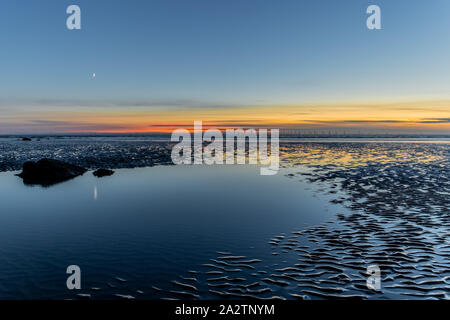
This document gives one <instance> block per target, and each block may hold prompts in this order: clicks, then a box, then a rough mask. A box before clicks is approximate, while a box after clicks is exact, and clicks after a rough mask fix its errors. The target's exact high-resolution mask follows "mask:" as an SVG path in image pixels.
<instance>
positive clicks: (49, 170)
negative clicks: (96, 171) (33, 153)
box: [18, 158, 87, 186]
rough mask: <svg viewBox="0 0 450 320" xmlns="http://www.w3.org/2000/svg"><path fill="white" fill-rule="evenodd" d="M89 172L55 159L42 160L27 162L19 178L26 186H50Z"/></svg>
mask: <svg viewBox="0 0 450 320" xmlns="http://www.w3.org/2000/svg"><path fill="white" fill-rule="evenodd" d="M86 171H87V170H86V169H85V168H83V167H79V166H76V165H73V164H70V163H66V162H62V161H59V160H54V159H46V158H44V159H41V160H39V161H37V162H32V161H27V162H25V163H24V164H23V169H22V172H21V173H20V174H18V176H19V177H21V178H22V179H23V182H24V183H25V184H40V185H43V186H50V185H52V184H55V183H58V182H63V181H66V180H69V179H72V178H75V177H78V176H80V175H82V174H83V173H85V172H86Z"/></svg>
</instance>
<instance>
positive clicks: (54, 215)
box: [0, 166, 345, 299]
mask: <svg viewBox="0 0 450 320" xmlns="http://www.w3.org/2000/svg"><path fill="white" fill-rule="evenodd" d="M287 170H288V169H284V170H282V171H280V172H279V173H278V175H275V176H260V175H259V169H258V168H256V167H252V166H213V167H211V166H157V167H152V168H136V169H120V170H117V171H116V173H115V174H114V175H113V176H111V177H105V178H102V179H97V178H95V177H94V176H93V175H92V173H91V172H88V173H86V174H85V175H84V176H82V177H78V178H76V179H73V180H71V181H67V182H64V183H61V184H57V185H54V186H52V187H49V188H43V187H40V186H33V187H30V186H25V185H24V184H23V183H22V181H21V179H19V178H18V177H16V176H14V172H6V173H1V174H0V203H1V211H0V212H1V213H0V243H1V246H0V299H17V298H19V299H23V298H39V299H40V298H44V299H46V298H50V299H53V298H73V297H75V295H76V294H77V293H80V292H81V293H90V294H92V297H93V298H112V297H113V294H130V295H133V296H136V290H141V291H143V294H142V293H141V295H140V296H141V297H144V298H161V297H164V293H163V292H159V291H158V290H155V289H152V287H158V288H162V289H163V290H164V289H165V288H167V287H168V286H170V284H171V281H172V280H174V279H177V278H178V279H179V276H180V275H186V273H187V272H188V271H189V270H191V271H192V270H201V268H202V264H205V263H207V262H208V261H209V259H211V258H214V257H215V256H217V253H216V252H217V251H227V252H230V253H231V252H232V253H233V254H236V255H249V256H252V257H256V258H258V259H263V260H264V261H265V263H267V264H268V263H271V262H273V263H276V262H277V257H276V256H274V255H272V254H271V250H270V247H269V246H270V245H269V244H268V243H267V241H268V240H269V239H271V238H272V237H274V236H275V235H277V234H280V233H282V232H289V231H291V230H293V229H295V228H301V227H305V226H308V225H315V224H318V223H320V222H324V221H326V220H327V219H330V218H332V217H335V215H336V213H338V212H341V213H342V212H345V210H344V209H343V208H342V207H341V206H338V205H332V204H329V203H328V202H329V200H330V199H331V198H328V197H327V196H326V195H318V194H317V192H316V190H314V188H315V187H314V185H312V184H306V183H302V182H299V181H297V180H294V179H288V178H286V177H285V176H284V175H285V174H286V172H288V171H287ZM292 259H294V260H295V257H292ZM72 264H75V265H79V266H80V267H81V270H82V288H83V290H81V291H78V292H74V291H69V290H67V289H66V286H65V282H66V277H67V275H66V273H65V271H66V268H67V266H68V265H72ZM115 277H120V278H123V279H125V280H127V282H124V283H120V282H119V281H117V280H115V279H114V278H115ZM113 286H114V287H115V288H112V287H113ZM92 287H95V288H100V290H98V291H92V290H91V288H92Z"/></svg>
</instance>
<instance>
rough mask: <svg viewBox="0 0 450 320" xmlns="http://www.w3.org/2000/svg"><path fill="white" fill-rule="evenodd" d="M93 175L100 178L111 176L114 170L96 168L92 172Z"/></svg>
mask: <svg viewBox="0 0 450 320" xmlns="http://www.w3.org/2000/svg"><path fill="white" fill-rule="evenodd" d="M92 174H93V175H94V176H96V177H98V178H101V177H106V176H111V175H113V174H114V170H108V169H97V170H95V171H94V172H93V173H92Z"/></svg>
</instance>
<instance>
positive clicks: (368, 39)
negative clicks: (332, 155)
mask: <svg viewBox="0 0 450 320" xmlns="http://www.w3.org/2000/svg"><path fill="white" fill-rule="evenodd" d="M1 4H2V5H1V6H0V41H1V50H0V109H1V108H4V109H5V108H11V106H24V107H26V106H29V105H30V108H32V107H31V105H39V106H42V107H43V108H45V107H47V106H54V105H57V106H58V107H65V106H66V107H71V106H72V107H73V106H84V105H91V104H95V103H98V104H102V103H109V104H111V105H117V106H127V105H128V106H134V105H139V106H141V105H148V106H150V105H158V106H163V107H164V106H167V107H171V106H184V107H186V106H187V107H189V106H209V107H211V106H214V105H218V106H226V105H258V104H278V103H279V104H283V103H288V104H289V103H307V102H311V101H319V102H320V101H341V100H342V101H348V100H358V99H364V100H370V99H405V98H406V99H409V98H414V99H416V98H422V97H423V98H425V99H428V98H436V99H447V98H450V85H449V83H450V54H449V53H450V18H449V17H450V1H448V0H430V1H408V0H397V1H381V0H372V1H363V0H346V1H335V0H309V1H301V0H280V1H275V0H271V1H269V0H258V1H257V0H145V1H144V0H142V1H138V0H130V1H125V0H71V1H66V0H53V1H51V0H40V1H29V0H2V3H1ZM70 4H77V5H79V6H80V7H81V10H82V30H80V31H70V30H67V29H66V18H67V16H68V15H67V14H66V12H65V11H66V8H67V6H68V5H70ZM369 4H377V5H379V6H380V7H381V10H382V30H378V31H370V30H368V29H367V28H366V23H365V21H366V18H367V15H366V14H365V10H366V8H367V6H368V5H369ZM92 73H96V78H95V79H91V74H92ZM30 110H31V109H30ZM0 112H1V111H0Z"/></svg>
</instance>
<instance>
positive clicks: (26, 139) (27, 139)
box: [22, 137, 31, 141]
mask: <svg viewBox="0 0 450 320" xmlns="http://www.w3.org/2000/svg"><path fill="white" fill-rule="evenodd" d="M22 141H31V138H27V137H25V138H22Z"/></svg>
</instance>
